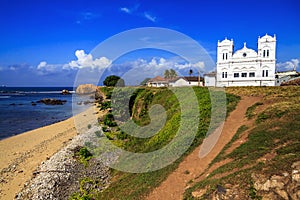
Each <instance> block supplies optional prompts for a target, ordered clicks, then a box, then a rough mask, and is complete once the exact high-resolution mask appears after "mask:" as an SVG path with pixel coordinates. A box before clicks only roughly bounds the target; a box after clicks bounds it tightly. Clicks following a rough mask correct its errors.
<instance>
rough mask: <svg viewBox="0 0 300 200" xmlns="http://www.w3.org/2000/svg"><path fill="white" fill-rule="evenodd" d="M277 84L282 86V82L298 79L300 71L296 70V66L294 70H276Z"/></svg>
mask: <svg viewBox="0 0 300 200" xmlns="http://www.w3.org/2000/svg"><path fill="white" fill-rule="evenodd" d="M275 77H276V83H275V85H276V86H280V85H281V84H282V83H286V82H288V81H291V80H294V79H298V78H299V77H300V73H298V72H297V71H296V66H295V68H294V70H290V71H285V72H276V74H275Z"/></svg>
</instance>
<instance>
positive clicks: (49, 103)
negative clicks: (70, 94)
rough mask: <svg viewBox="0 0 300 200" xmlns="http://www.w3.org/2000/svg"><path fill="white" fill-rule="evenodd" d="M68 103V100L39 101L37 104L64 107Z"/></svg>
mask: <svg viewBox="0 0 300 200" xmlns="http://www.w3.org/2000/svg"><path fill="white" fill-rule="evenodd" d="M66 102H67V100H60V99H49V98H46V99H41V100H39V101H37V103H43V104H46V105H64V104H65V103H66Z"/></svg>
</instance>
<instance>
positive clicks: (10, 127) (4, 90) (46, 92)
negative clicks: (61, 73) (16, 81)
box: [0, 87, 84, 139]
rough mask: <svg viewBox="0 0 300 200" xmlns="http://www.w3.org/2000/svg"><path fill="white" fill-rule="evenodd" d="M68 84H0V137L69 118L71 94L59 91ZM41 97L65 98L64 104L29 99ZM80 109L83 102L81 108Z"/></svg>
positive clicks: (70, 89)
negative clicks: (53, 85)
mask: <svg viewBox="0 0 300 200" xmlns="http://www.w3.org/2000/svg"><path fill="white" fill-rule="evenodd" d="M63 89H67V90H69V91H72V90H73V88H71V87H0V139H3V138H7V137H10V136H13V135H16V134H19V133H22V132H25V131H29V130H33V129H36V128H39V127H42V126H46V125H49V124H53V123H55V122H59V121H62V120H65V119H67V118H70V117H71V116H72V115H73V112H72V95H75V94H72V95H62V94H61V91H62V90H63ZM44 98H53V99H60V100H66V101H67V102H66V103H65V104H64V105H45V104H42V103H37V104H36V105H32V103H33V102H36V101H38V100H41V99H44ZM83 110H84V105H83V106H82V110H81V109H80V110H78V111H77V113H78V112H80V111H83Z"/></svg>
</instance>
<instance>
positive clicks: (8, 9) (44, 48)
mask: <svg viewBox="0 0 300 200" xmlns="http://www.w3.org/2000/svg"><path fill="white" fill-rule="evenodd" d="M0 4H1V5H0V25H1V35H0V36H1V37H0V44H1V45H0V85H7V86H21V85H23V86H72V85H73V84H74V79H75V77H76V74H77V72H78V69H80V68H82V66H84V63H82V62H83V60H85V61H86V60H88V61H91V62H93V63H94V65H95V66H96V67H97V64H99V63H100V64H99V65H105V64H109V63H112V64H114V65H116V67H117V72H116V73H119V74H122V67H123V66H125V67H124V70H125V69H129V68H130V67H131V66H130V65H134V64H138V65H140V66H153V65H155V64H156V65H164V64H165V63H168V65H167V66H171V65H172V63H173V64H174V63H175V64H179V63H180V64H181V65H180V66H181V68H180V69H185V70H181V71H180V72H181V73H183V74H184V73H185V72H186V71H187V70H188V68H189V66H188V65H184V64H183V61H182V60H181V61H174V60H175V58H176V56H174V55H173V54H170V53H168V52H161V51H151V50H150V51H136V52H133V53H128V54H126V55H124V56H123V57H122V58H120V59H118V60H117V61H112V60H110V59H111V58H109V57H107V56H106V55H97V56H99V58H96V57H92V58H90V57H89V56H90V55H91V54H90V52H91V51H92V50H93V49H94V48H95V47H96V46H97V45H98V44H99V43H101V42H103V41H105V40H106V39H107V38H110V37H112V36H114V35H116V34H118V33H120V32H123V31H126V30H130V29H134V28H140V27H162V28H168V29H172V30H175V31H178V32H181V33H183V34H185V35H187V36H189V37H191V38H192V39H194V40H196V41H197V42H198V43H199V44H200V45H202V47H203V48H204V49H205V50H206V51H207V52H208V54H209V55H210V56H211V58H212V60H213V61H214V62H215V60H216V45H217V41H218V40H222V39H224V38H225V37H227V38H230V39H231V38H233V39H234V43H235V50H238V49H240V48H242V47H243V43H244V42H245V41H246V42H247V46H248V47H249V48H253V49H255V50H256V49H257V47H256V43H257V38H258V36H263V35H265V34H266V33H268V34H270V35H274V34H276V37H277V66H278V67H279V68H280V69H282V70H284V69H290V68H291V67H292V66H293V65H297V67H298V68H297V69H298V70H299V60H300V20H299V19H300V3H299V1H297V0H284V1H279V0H272V1H271V0H264V1H261V0H244V1H240V0H226V1H216V0H210V1H200V0H198V1H197V0H185V1H183V0H181V1H178V0H177V1H176V0H173V1H170V0H163V1H156V0H144V1H142V0H134V1H131V0H128V1H125V0H111V1H102V0H94V1H82V0H72V1H71V0H51V1H50V0H26V1H24V0H2V1H1V2H0ZM107 51H109V49H107ZM100 58H102V59H100ZM161 58H163V59H164V60H161ZM80 59H83V60H80ZM89 59H90V60H89ZM96 59H99V60H97V62H94V61H95V60H96ZM88 61H87V62H88ZM162 62H163V63H162ZM141 63H142V64H141ZM150 63H152V65H150ZM85 64H86V65H88V64H91V63H85ZM167 66H166V67H167ZM178 66H179V65H178ZM183 66H186V68H184V67H183ZM94 70H95V69H94ZM109 73H113V71H109V70H106V73H104V74H106V75H107V74H109Z"/></svg>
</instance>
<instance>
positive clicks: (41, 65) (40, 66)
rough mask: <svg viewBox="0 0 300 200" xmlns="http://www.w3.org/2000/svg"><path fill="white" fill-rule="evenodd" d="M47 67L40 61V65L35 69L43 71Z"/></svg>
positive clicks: (45, 63) (44, 62)
mask: <svg viewBox="0 0 300 200" xmlns="http://www.w3.org/2000/svg"><path fill="white" fill-rule="evenodd" d="M46 66H47V62H46V61H42V62H40V64H39V65H38V66H37V69H43V68H45V67H46Z"/></svg>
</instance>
